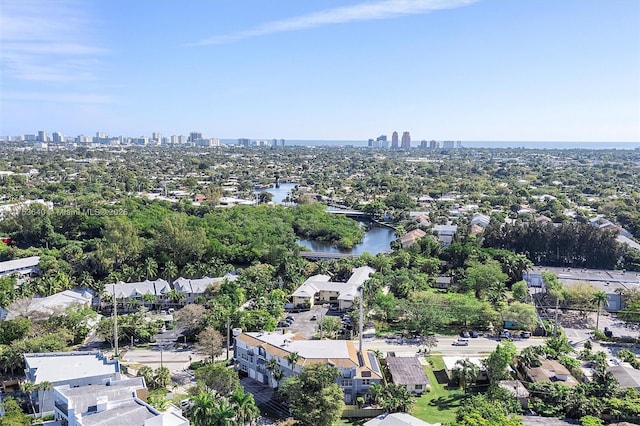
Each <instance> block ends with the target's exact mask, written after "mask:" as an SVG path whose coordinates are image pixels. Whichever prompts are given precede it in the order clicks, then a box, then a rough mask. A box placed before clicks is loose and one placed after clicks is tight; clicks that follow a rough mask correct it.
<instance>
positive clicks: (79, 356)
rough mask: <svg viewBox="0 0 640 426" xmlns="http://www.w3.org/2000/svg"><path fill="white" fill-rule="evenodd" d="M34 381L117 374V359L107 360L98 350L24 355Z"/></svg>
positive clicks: (53, 380) (55, 380)
mask: <svg viewBox="0 0 640 426" xmlns="http://www.w3.org/2000/svg"><path fill="white" fill-rule="evenodd" d="M24 359H25V364H26V368H27V370H29V371H32V372H33V373H32V375H33V377H34V383H42V382H45V381H46V382H50V383H53V384H55V383H59V382H65V381H69V380H73V379H79V378H83V377H95V376H108V375H110V374H113V375H115V374H118V373H119V372H120V367H119V365H118V362H117V361H107V359H106V358H105V356H104V355H103V354H102V353H100V352H56V353H35V354H25V355H24Z"/></svg>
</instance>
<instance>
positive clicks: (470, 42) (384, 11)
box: [0, 0, 640, 144]
mask: <svg viewBox="0 0 640 426" xmlns="http://www.w3.org/2000/svg"><path fill="white" fill-rule="evenodd" d="M125 11H126V13H123V12H125ZM0 24H1V25H0V28H1V30H0V41H1V42H2V45H3V48H2V52H1V53H0V55H1V58H2V68H1V71H2V72H1V73H0V86H1V87H2V90H1V91H0V135H1V136H13V135H20V134H29V133H34V132H36V131H38V130H42V129H45V130H46V131H47V132H49V133H50V134H53V133H54V132H61V133H62V134H63V135H79V134H86V135H93V134H94V133H95V132H96V131H99V130H102V131H104V132H105V133H107V134H110V135H131V136H134V135H136V136H137V135H152V133H154V132H158V133H162V134H164V135H167V136H168V135H172V134H185V135H188V134H189V133H190V132H192V131H193V130H194V129H197V130H198V131H199V132H202V134H206V135H208V137H211V138H220V139H237V138H241V137H245V136H247V135H249V136H251V137H252V138H265V139H270V138H278V139H280V138H283V139H287V140H367V139H368V138H370V137H373V136H374V135H379V134H387V133H390V131H391V130H393V129H398V130H399V131H407V130H409V131H410V132H411V137H412V139H413V140H414V144H415V143H419V142H415V141H420V140H432V139H435V140H493V141H519V140H522V141H597V142H601V141H611V142H614V141H619V142H626V141H628V142H637V141H640V78H638V75H640V4H639V3H638V2H625V1H621V0H615V1H608V2H596V1H574V0H568V1H564V2H557V1H552V0H542V1H530V0H522V1H518V2H502V1H496V0H477V1H476V0H372V1H363V0H360V1H337V0H332V1H307V2H296V1H291V0H288V1H284V0H277V1H272V2H268V3H266V2H260V1H256V0H247V1H244V2H224V3H223V2H196V1H192V0H184V1H181V2H171V3H169V2H161V3H158V2H153V1H150V0H141V1H138V2H135V3H130V2H125V1H123V0H114V1H95V2H81V1H75V0H60V1H58V0H55V1H39V0H25V1H22V0H21V1H16V0H8V1H3V2H2V4H0Z"/></svg>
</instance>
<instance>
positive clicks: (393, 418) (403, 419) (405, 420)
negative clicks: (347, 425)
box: [364, 413, 440, 426]
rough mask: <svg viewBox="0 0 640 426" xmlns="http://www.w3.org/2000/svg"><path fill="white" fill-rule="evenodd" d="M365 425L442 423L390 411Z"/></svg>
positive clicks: (430, 424)
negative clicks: (429, 421) (428, 421)
mask: <svg viewBox="0 0 640 426" xmlns="http://www.w3.org/2000/svg"><path fill="white" fill-rule="evenodd" d="M364 426H440V423H427V422H425V421H422V420H420V419H419V418H417V417H413V416H412V415H411V414H407V413H388V414H381V415H379V416H377V417H374V418H373V419H371V420H369V421H368V422H365V423H364Z"/></svg>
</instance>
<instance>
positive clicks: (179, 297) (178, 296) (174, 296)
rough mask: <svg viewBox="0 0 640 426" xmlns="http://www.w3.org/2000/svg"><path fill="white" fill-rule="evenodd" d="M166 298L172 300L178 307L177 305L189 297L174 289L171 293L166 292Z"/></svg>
mask: <svg viewBox="0 0 640 426" xmlns="http://www.w3.org/2000/svg"><path fill="white" fill-rule="evenodd" d="M165 296H166V297H167V298H168V299H169V300H171V302H172V303H174V304H176V305H177V304H179V303H181V302H183V301H184V299H186V298H187V295H186V294H184V293H183V292H181V291H178V290H176V289H173V290H170V291H168V292H166V293H165Z"/></svg>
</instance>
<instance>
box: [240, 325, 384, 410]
mask: <svg viewBox="0 0 640 426" xmlns="http://www.w3.org/2000/svg"><path fill="white" fill-rule="evenodd" d="M292 354H293V355H292ZM233 357H234V361H235V368H236V369H237V370H240V371H243V372H245V373H246V374H247V375H248V376H249V377H250V378H251V379H253V380H256V381H258V382H260V383H263V384H268V385H270V386H272V387H276V386H277V383H276V382H275V380H274V379H273V374H272V371H270V370H269V368H272V367H271V366H270V364H271V362H270V360H271V359H273V360H275V363H276V364H277V368H278V369H280V371H281V372H282V377H283V378H284V377H289V376H293V375H296V374H299V373H300V372H301V371H302V369H303V368H304V367H305V366H307V365H311V364H314V363H323V364H327V365H331V366H333V367H336V368H337V369H338V371H339V375H338V376H336V383H337V384H338V385H340V387H341V388H342V390H343V391H344V400H345V402H346V403H347V404H351V403H354V402H355V400H356V397H357V396H358V395H365V394H366V393H367V392H368V390H369V386H371V384H372V383H380V382H381V381H382V370H381V368H380V365H379V363H378V360H377V359H376V357H375V356H374V354H373V353H371V352H365V353H363V352H358V351H357V350H356V347H355V345H354V343H353V342H352V341H351V340H306V339H304V337H302V336H301V335H299V334H297V333H296V334H294V333H286V334H281V333H269V332H257V333H241V334H239V335H238V336H236V338H235V348H234V354H233ZM293 361H295V362H293Z"/></svg>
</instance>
